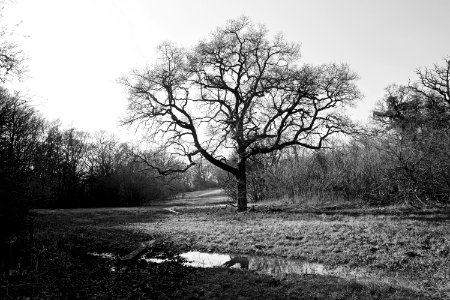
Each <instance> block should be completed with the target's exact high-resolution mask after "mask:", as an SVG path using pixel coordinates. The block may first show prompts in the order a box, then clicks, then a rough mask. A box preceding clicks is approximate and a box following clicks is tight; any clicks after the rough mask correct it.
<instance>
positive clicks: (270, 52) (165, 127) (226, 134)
mask: <svg viewBox="0 0 450 300" xmlns="http://www.w3.org/2000/svg"><path fill="white" fill-rule="evenodd" d="M159 53H160V56H159V59H158V61H157V63H156V64H155V65H153V66H152V67H149V68H147V69H146V70H143V71H135V72H134V73H133V74H132V75H130V76H129V77H128V78H125V79H123V80H122V82H123V84H124V85H125V86H126V87H127V88H128V92H129V96H130V97H129V114H128V117H127V119H126V120H125V123H126V124H141V125H143V126H145V129H146V130H147V132H148V133H149V134H150V135H149V137H150V138H152V139H153V141H155V142H156V141H161V143H160V145H159V146H160V147H161V149H162V150H164V151H170V152H171V153H172V154H174V155H183V156H186V157H187V158H188V161H189V162H188V164H187V167H189V166H192V165H193V164H194V160H193V157H194V156H196V155H202V156H203V157H204V158H205V159H206V160H208V161H209V162H210V163H212V164H213V165H215V166H217V167H219V168H221V169H223V170H225V171H227V172H229V173H231V174H232V175H233V176H235V178H236V181H237V194H238V208H239V210H246V209H247V191H246V183H247V181H246V171H247V169H246V166H247V161H248V159H249V158H251V157H252V156H255V155H258V154H265V153H270V152H273V151H276V150H281V149H283V148H286V147H290V146H294V145H299V146H303V147H306V148H311V149H318V148H321V147H322V146H323V145H324V142H325V141H326V139H327V138H328V137H329V136H330V135H332V134H333V133H336V132H342V131H345V130H347V129H348V126H349V122H348V119H347V118H346V117H344V116H343V115H342V114H341V113H340V112H341V111H340V109H341V108H342V107H344V106H345V105H347V104H351V103H353V102H354V101H355V100H356V99H358V98H359V96H360V94H359V92H358V90H357V88H356V86H355V80H356V79H357V75H356V74H355V73H353V72H351V71H350V70H349V67H348V66H347V65H344V64H342V65H338V64H330V65H322V66H311V65H304V66H299V65H297V63H298V59H299V46H298V45H297V44H295V43H289V42H287V41H286V40H285V39H284V38H283V36H282V35H280V34H279V35H276V36H274V37H273V38H272V39H270V38H269V37H268V31H267V30H266V28H265V27H264V26H255V25H253V24H252V23H251V22H250V21H249V20H248V19H247V18H245V17H242V18H240V19H237V20H232V21H229V22H228V23H227V25H226V26H225V27H223V28H218V29H217V30H216V31H215V32H214V33H213V34H212V36H211V38H210V39H209V40H204V41H201V42H199V43H198V44H197V46H195V47H194V48H193V49H190V50H185V49H183V48H179V47H176V46H174V45H173V44H171V43H164V44H162V45H161V46H160V47H159ZM231 152H234V153H235V154H236V155H237V162H236V163H233V161H229V160H227V158H226V157H229V156H230V153H231ZM151 167H156V166H151ZM183 170H184V168H183V169H180V170H172V171H183Z"/></svg>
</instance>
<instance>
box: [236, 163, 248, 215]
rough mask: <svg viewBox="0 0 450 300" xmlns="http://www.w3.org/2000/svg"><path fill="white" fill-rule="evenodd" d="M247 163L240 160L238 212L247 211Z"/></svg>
mask: <svg viewBox="0 0 450 300" xmlns="http://www.w3.org/2000/svg"><path fill="white" fill-rule="evenodd" d="M245 167H246V161H245V160H239V162H238V174H237V176H236V179H237V200H238V203H237V204H238V211H246V210H247V176H246V168H245Z"/></svg>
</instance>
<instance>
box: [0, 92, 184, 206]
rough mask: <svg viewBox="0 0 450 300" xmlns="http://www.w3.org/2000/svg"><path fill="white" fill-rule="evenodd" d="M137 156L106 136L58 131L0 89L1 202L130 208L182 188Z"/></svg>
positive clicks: (26, 204)
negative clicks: (147, 166)
mask: <svg viewBox="0 0 450 300" xmlns="http://www.w3.org/2000/svg"><path fill="white" fill-rule="evenodd" d="M135 153H136V151H135V150H134V149H133V147H132V146H130V145H128V144H126V143H120V142H119V141H118V140H117V139H116V138H114V137H113V136H108V135H107V134H106V133H104V132H100V133H97V134H94V135H89V134H88V133H86V132H82V131H79V130H76V129H73V128H71V129H62V128H61V126H60V124H58V123H57V122H53V123H51V122H48V121H46V120H45V119H43V118H42V117H40V116H39V114H38V113H37V112H36V111H35V110H34V109H33V108H32V107H31V106H30V105H29V104H28V103H27V102H26V101H24V100H22V99H21V98H20V96H19V95H17V94H16V95H11V94H9V93H8V91H6V90H5V89H0V180H1V185H0V193H1V195H2V196H1V199H5V200H8V201H12V202H13V203H16V202H20V203H23V205H25V206H33V207H80V206H84V207H89V206H117V205H121V206H130V205H140V204H142V203H144V202H146V201H151V200H155V199H156V200H157V199H165V198H167V197H170V196H171V195H172V194H173V193H175V192H177V189H182V187H180V186H177V185H176V184H175V181H174V180H173V178H172V177H159V176H157V175H158V174H157V173H156V172H155V171H154V170H146V168H145V165H143V162H142V161H141V160H140V159H139V158H138V157H137V156H136V154H135ZM144 154H145V155H147V156H151V155H153V153H149V152H148V153H144ZM153 156H156V155H153ZM153 159H158V157H157V156H156V157H153ZM177 183H178V182H177Z"/></svg>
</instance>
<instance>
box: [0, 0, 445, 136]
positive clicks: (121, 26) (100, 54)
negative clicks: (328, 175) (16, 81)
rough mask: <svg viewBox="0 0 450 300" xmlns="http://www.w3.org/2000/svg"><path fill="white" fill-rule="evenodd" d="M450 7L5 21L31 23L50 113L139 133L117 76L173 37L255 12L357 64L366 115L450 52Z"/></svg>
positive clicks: (73, 15)
mask: <svg viewBox="0 0 450 300" xmlns="http://www.w3.org/2000/svg"><path fill="white" fill-rule="evenodd" d="M449 12H450V0H423V1H419V0H370V1H369V0H304V1H300V0H292V1H282V0H278V1H264V0H245V1H244V0H227V1H218V0H217V1H214V0H209V1H207V0H204V1H202V0H189V1H188V0H171V1H170V0H165V1H163V0H158V1H151V0H142V1H139V0H132V1H131V0H128V1H125V0H123V1H118V0H39V1H36V0H16V1H13V2H12V3H10V4H8V5H7V7H6V9H5V11H4V17H3V20H1V23H3V24H6V25H9V26H12V25H14V24H17V23H21V24H20V25H19V26H18V27H17V29H16V36H17V37H18V38H17V42H18V43H19V46H20V48H21V49H22V50H23V52H24V53H25V54H26V56H28V58H29V59H28V61H27V66H28V69H29V72H28V78H26V79H25V80H24V81H23V82H22V83H21V87H20V89H21V90H24V91H25V92H26V93H27V94H28V95H30V96H31V97H32V99H33V104H34V105H35V106H36V107H37V108H38V110H39V111H41V113H42V114H43V115H44V116H45V117H47V118H48V119H50V120H53V119H57V118H59V119H60V120H61V121H62V123H63V124H64V125H65V126H74V127H76V128H79V129H82V130H86V131H91V132H93V131H98V130H106V131H108V132H111V133H113V132H114V133H116V134H118V135H119V136H120V137H121V138H123V139H132V134H133V133H132V132H129V133H127V131H126V130H125V129H124V128H119V126H118V120H119V118H120V117H123V116H124V115H125V112H126V105H127V99H126V97H127V96H126V94H125V92H124V90H123V89H122V87H121V86H120V85H118V84H117V79H118V78H119V77H121V76H124V75H126V74H127V73H128V72H129V71H130V70H131V69H133V68H141V67H144V66H145V65H146V63H147V62H152V61H153V59H154V57H155V54H156V46H157V45H158V44H160V43H161V42H162V41H164V40H170V41H174V42H176V43H178V44H180V45H183V46H192V45H194V44H195V43H196V42H197V41H199V40H200V39H202V38H206V37H208V35H209V34H210V32H211V31H212V30H214V29H215V28H216V27H217V26H222V25H224V24H225V21H226V20H228V19H232V18H237V17H239V16H241V15H243V14H245V15H247V16H249V17H250V18H251V19H252V20H253V21H254V22H255V23H263V24H265V25H266V26H267V28H268V29H269V30H270V31H271V32H272V33H276V32H283V33H284V34H285V36H286V38H287V39H288V40H290V41H294V42H299V43H301V44H302V47H301V52H302V59H303V61H304V62H306V63H314V64H321V63H328V62H346V63H349V64H350V66H351V68H352V69H353V70H354V71H356V72H357V73H358V74H359V75H360V76H361V80H360V81H359V87H360V89H361V91H362V92H363V94H364V95H365V98H364V99H363V100H362V101H361V104H360V105H359V106H358V108H357V109H355V110H351V111H350V113H351V114H352V115H353V117H354V118H355V119H358V120H365V119H367V118H368V117H369V115H370V111H371V109H373V107H374V104H375V103H376V102H377V101H378V100H379V99H380V98H381V97H382V96H383V94H384V88H385V87H386V86H387V85H389V84H391V83H400V84H403V83H407V81H408V79H409V78H412V79H414V78H415V77H414V70H415V69H416V68H418V67H423V66H431V65H432V64H433V63H440V62H441V61H442V58H444V57H446V56H449V55H450V17H449Z"/></svg>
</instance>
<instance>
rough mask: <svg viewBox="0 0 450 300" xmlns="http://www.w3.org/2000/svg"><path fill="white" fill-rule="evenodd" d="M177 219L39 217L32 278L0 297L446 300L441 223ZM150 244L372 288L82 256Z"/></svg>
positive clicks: (128, 214) (124, 212)
mask: <svg viewBox="0 0 450 300" xmlns="http://www.w3.org/2000/svg"><path fill="white" fill-rule="evenodd" d="M175 209H176V211H178V212H179V214H174V213H171V212H169V211H167V210H164V209H162V208H160V207H158V208H154V207H144V208H133V209H95V210H83V209H77V210H59V211H49V210H47V211H40V212H38V215H37V217H36V233H35V244H34V250H35V253H36V255H37V260H38V261H39V266H38V267H37V268H36V270H35V271H34V273H33V272H32V273H30V274H31V275H33V276H31V275H30V274H29V275H27V276H24V277H20V278H15V279H8V280H9V281H8V282H7V283H6V285H4V286H3V287H2V289H1V291H0V296H2V295H5V288H4V287H5V286H9V287H10V288H9V290H8V291H9V293H10V295H15V296H31V297H36V298H39V297H41V298H44V299H46V298H49V299H58V298H61V297H62V298H64V297H65V296H64V295H66V296H67V295H70V293H71V292H73V291H74V290H77V289H78V290H79V292H80V295H81V296H80V298H92V297H94V296H95V297H97V298H123V299H126V298H129V299H132V298H139V297H143V298H145V297H147V298H148V297H151V298H161V299H164V298H168V299H170V298H177V299H178V298H185V299H187V298H192V299H194V298H197V299H198V298H202V299H214V298H240V297H241V298H243V299H245V298H247V299H249V298H258V297H259V298H261V297H264V298H266V299H271V298H272V299H274V298H280V297H281V298H286V299H289V298H292V299H311V298H317V299H421V298H424V299H425V298H436V299H445V298H448V299H450V286H449V279H450V277H449V276H450V272H449V270H450V263H449V257H450V256H449V252H450V248H449V247H450V230H449V228H450V220H449V214H448V213H439V212H437V211H426V212H413V211H409V210H405V209H402V208H388V209H347V210H337V209H333V210H330V209H327V210H305V209H300V208H298V207H297V206H285V205H283V206H272V207H266V206H264V205H261V206H257V207H256V211H254V212H248V213H236V212H235V211H234V210H231V209H224V208H217V207H209V208H208V207H206V208H195V209H192V208H188V207H185V206H180V207H177V208H175ZM149 239H156V240H157V245H156V247H155V249H153V250H152V251H153V252H154V253H155V254H161V253H163V254H164V255H173V254H176V253H179V252H180V251H183V250H205V251H216V252H233V253H251V254H257V255H272V256H284V257H291V258H301V259H306V260H309V261H312V262H321V263H324V264H327V265H331V266H346V267H349V268H357V269H358V270H361V271H363V272H365V273H366V274H368V275H369V278H370V279H373V280H367V278H366V280H362V279H357V280H354V279H353V280H352V279H351V280H348V279H346V280H344V279H338V278H335V277H329V276H306V277H304V276H288V277H287V278H284V279H274V278H270V277H268V276H264V275H259V274H255V273H253V272H249V271H239V270H226V269H212V270H202V269H192V268H186V267H182V266H179V265H173V264H167V265H166V264H163V265H153V264H151V265H145V266H136V268H135V269H133V270H132V272H131V273H130V272H127V273H115V274H114V273H111V272H109V269H108V268H109V265H108V264H109V263H110V262H105V261H103V260H102V259H101V258H93V257H88V256H87V255H86V253H87V252H112V253H115V254H118V255H124V254H126V253H128V252H129V251H131V250H133V248H134V247H135V245H136V244H137V243H138V242H140V241H145V240H149ZM30 276H31V277H30ZM149 282H150V283H149ZM30 283H32V284H39V287H33V288H29V289H28V292H25V291H24V290H21V289H20V288H16V289H15V288H14V287H18V286H21V284H28V285H29V284H30ZM102 286H103V287H102ZM105 287H106V288H105ZM61 295H62V296H61ZM47 296H48V297H47ZM67 297H68V296H67Z"/></svg>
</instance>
